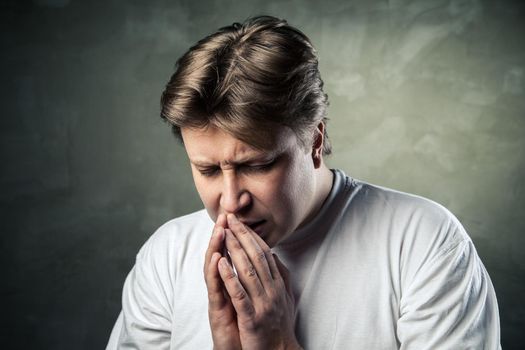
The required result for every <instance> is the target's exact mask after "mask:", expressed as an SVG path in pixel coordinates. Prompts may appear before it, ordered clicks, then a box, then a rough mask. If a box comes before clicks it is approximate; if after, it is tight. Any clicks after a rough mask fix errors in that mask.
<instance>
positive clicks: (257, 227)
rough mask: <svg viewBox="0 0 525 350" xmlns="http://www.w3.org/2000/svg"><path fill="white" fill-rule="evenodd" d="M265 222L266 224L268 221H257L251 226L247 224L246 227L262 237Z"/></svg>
mask: <svg viewBox="0 0 525 350" xmlns="http://www.w3.org/2000/svg"><path fill="white" fill-rule="evenodd" d="M265 222H266V220H259V221H255V222H253V223H251V224H247V225H246V226H248V227H249V228H251V229H252V230H253V231H255V232H256V233H257V234H258V235H261V233H262V226H263V225H264V223H265Z"/></svg>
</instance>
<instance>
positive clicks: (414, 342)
mask: <svg viewBox="0 0 525 350" xmlns="http://www.w3.org/2000/svg"><path fill="white" fill-rule="evenodd" d="M456 229H460V230H461V228H456ZM397 334H398V339H399V341H400V343H401V344H400V345H401V346H400V348H401V349H407V350H408V349H418V350H424V349H500V339H499V316H498V306H497V302H496V296H495V292H494V289H493V286H492V283H491V281H490V278H489V276H488V274H487V272H486V270H485V268H484V267H483V264H482V263H481V261H480V259H479V257H478V255H477V253H476V250H475V248H474V246H473V244H472V242H471V241H470V239H468V238H465V239H463V240H461V241H459V242H457V243H456V244H454V245H453V246H451V247H446V248H445V249H442V250H441V251H439V252H438V254H436V255H435V256H434V257H433V258H432V259H430V260H429V261H428V262H427V263H425V264H424V265H423V266H421V268H420V269H419V271H418V272H417V274H416V275H415V276H414V278H413V280H412V281H411V283H410V285H409V286H408V287H407V288H406V289H405V290H404V292H403V295H402V298H401V303H400V318H399V320H398V323H397Z"/></svg>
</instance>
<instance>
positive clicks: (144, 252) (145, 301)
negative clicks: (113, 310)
mask: <svg viewBox="0 0 525 350" xmlns="http://www.w3.org/2000/svg"><path fill="white" fill-rule="evenodd" d="M148 243H151V242H148ZM148 243H146V244H145V245H144V247H143V248H142V249H141V251H140V252H139V254H138V255H137V258H136V262H135V266H134V267H133V269H132V270H131V271H130V273H129V274H128V276H127V278H126V281H125V283H124V288H123V293H122V312H121V314H120V315H119V318H118V319H117V322H116V323H115V326H114V329H113V331H112V333H111V336H110V340H109V342H108V345H107V348H106V350H114V349H119V350H127V349H169V347H170V338H171V304H170V300H171V299H170V292H169V290H170V289H169V288H167V286H166V283H168V284H169V278H166V276H167V274H168V273H169V271H166V268H165V267H164V266H163V264H159V263H158V260H159V258H160V260H162V252H153V251H152V247H151V244H148Z"/></svg>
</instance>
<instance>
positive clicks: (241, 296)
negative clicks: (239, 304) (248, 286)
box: [232, 289, 248, 301]
mask: <svg viewBox="0 0 525 350" xmlns="http://www.w3.org/2000/svg"><path fill="white" fill-rule="evenodd" d="M247 297H248V295H247V294H246V292H245V291H244V290H242V289H240V290H238V291H237V292H235V294H234V295H232V298H234V299H236V300H238V301H243V300H245V299H246V298H247Z"/></svg>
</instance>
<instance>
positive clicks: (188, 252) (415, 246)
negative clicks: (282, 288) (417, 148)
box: [107, 170, 500, 350]
mask: <svg viewBox="0 0 525 350" xmlns="http://www.w3.org/2000/svg"><path fill="white" fill-rule="evenodd" d="M334 174H335V176H334V185H333V188H332V191H331V192H330V195H329V197H328V199H327V200H326V202H325V203H324V204H323V207H322V209H321V211H320V213H319V214H318V215H317V216H316V218H315V219H314V220H313V221H312V222H311V223H309V224H308V225H307V226H305V227H304V228H302V229H301V230H299V231H296V232H295V233H294V234H293V235H292V236H290V237H289V238H288V239H286V240H285V241H283V242H281V243H280V244H279V245H278V246H277V247H274V249H273V251H274V252H275V253H276V254H277V255H278V256H279V257H280V258H281V260H282V261H283V262H284V263H285V265H286V266H287V267H288V269H289V270H290V271H291V277H292V285H293V289H294V293H295V297H296V303H297V317H296V335H297V338H298V340H299V343H300V344H301V345H302V346H303V347H304V348H305V349H367V350H371V349H415V350H424V349H499V348H500V338H499V316H498V306H497V302H496V296H495V293H494V289H493V286H492V283H491V281H490V278H489V276H488V274H487V272H486V270H485V268H484V267H483V264H482V263H481V261H480V259H479V257H478V255H477V253H476V250H475V248H474V246H473V244H472V241H471V240H470V238H469V237H468V235H467V234H466V232H465V230H464V229H463V227H462V226H461V224H460V223H459V222H458V220H457V219H456V218H455V217H454V216H453V215H452V214H451V213H450V212H449V211H448V210H446V209H445V208H443V207H442V206H440V205H439V204H437V203H435V202H432V201H430V200H427V199H424V198H421V197H418V196H413V195H409V194H406V193H402V192H398V191H394V190H390V189H386V188H382V187H378V186H373V185H370V184H367V183H364V182H360V181H356V180H353V179H351V178H349V177H347V176H346V175H345V174H344V173H343V172H342V171H340V170H334ZM212 227H213V222H212V221H211V220H210V218H209V217H208V215H207V213H206V212H205V211H204V210H201V211H198V212H195V213H193V214H190V215H187V216H183V217H181V218H177V219H174V220H171V221H169V222H167V223H166V224H164V225H163V226H161V227H160V228H159V229H158V230H157V231H156V232H155V233H154V234H153V235H152V236H151V237H150V239H149V240H148V241H147V242H146V243H145V244H144V246H143V247H142V248H141V250H140V252H139V253H138V255H137V261H136V264H135V266H134V267H133V269H132V271H131V272H130V274H129V275H128V277H127V279H126V282H125V284H124V291H123V297H122V313H121V315H120V316H119V320H118V321H117V322H116V324H115V327H114V329H113V332H112V335H111V339H110V341H109V343H108V347H107V349H108V350H112V349H117V348H118V349H211V348H212V342H211V333H210V329H209V323H208V317H207V294H206V287H205V284H204V278H203V273H202V268H203V265H204V253H205V251H206V247H207V245H208V241H209V238H210V235H211V230H212Z"/></svg>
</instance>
